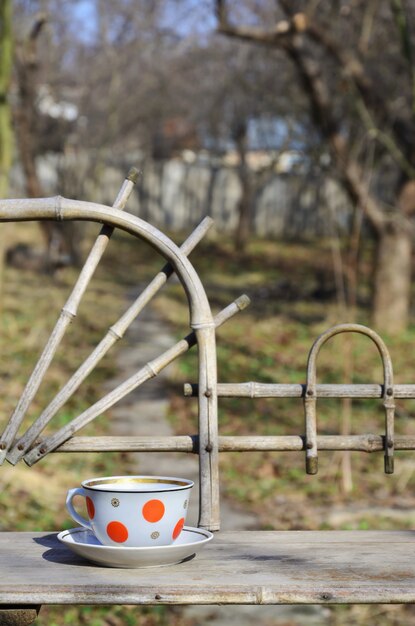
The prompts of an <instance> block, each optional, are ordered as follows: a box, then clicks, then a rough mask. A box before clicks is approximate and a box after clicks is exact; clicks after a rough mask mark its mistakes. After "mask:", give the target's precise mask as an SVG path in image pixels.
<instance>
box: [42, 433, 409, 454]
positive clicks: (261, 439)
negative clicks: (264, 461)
mask: <svg viewBox="0 0 415 626" xmlns="http://www.w3.org/2000/svg"><path fill="white" fill-rule="evenodd" d="M317 445H318V448H319V449H320V450H333V451H334V450H354V451H360V452H381V451H382V450H384V437H383V436H382V435H348V436H344V435H320V436H318V437H317ZM218 448H219V452H248V451H255V450H256V451H276V452H296V451H304V450H305V436H299V435H281V436H272V435H263V436H259V435H258V436H235V437H233V436H223V435H222V436H219V437H218ZM395 449H396V450H415V436H410V435H403V436H397V437H395ZM198 450H199V437H198V435H192V436H190V435H178V436H170V437H72V438H71V439H69V440H68V441H66V442H65V443H63V444H62V445H61V446H60V447H59V448H56V449H55V450H54V452H193V453H196V454H197V453H198Z"/></svg>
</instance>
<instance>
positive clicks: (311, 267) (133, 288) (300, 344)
mask: <svg viewBox="0 0 415 626" xmlns="http://www.w3.org/2000/svg"><path fill="white" fill-rule="evenodd" d="M414 24H415V2H414V0H332V1H330V2H327V1H323V0H238V1H236V0H200V1H197V0H140V1H136V0H114V1H110V0H73V1H71V2H69V1H68V2H66V1H57V0H26V1H20V0H15V1H12V0H0V197H3V198H5V197H15V198H18V197H46V196H53V195H56V194H59V195H62V196H65V197H68V198H74V199H80V200H90V201H94V202H99V203H103V204H107V205H112V204H113V202H114V200H115V197H116V195H117V192H118V189H119V187H120V185H121V184H122V181H123V179H124V177H125V175H126V173H127V172H128V170H129V168H130V167H131V166H132V165H133V166H136V167H138V168H139V169H140V170H141V177H140V180H139V183H138V185H137V187H136V189H135V191H134V192H133V195H132V196H131V198H130V200H129V202H128V205H127V210H128V211H130V212H132V213H133V214H134V215H137V216H139V217H140V218H142V219H144V220H146V221H148V222H150V223H151V224H153V225H155V226H157V227H158V228H160V229H161V230H162V231H163V232H166V233H167V234H169V236H171V237H172V238H173V240H174V241H176V242H178V243H181V242H182V241H183V239H184V238H185V236H186V235H187V234H189V233H190V232H191V230H192V229H193V228H194V227H195V226H196V225H197V224H198V223H199V222H200V221H201V219H202V218H203V217H204V216H205V215H209V216H211V217H212V218H213V219H214V221H215V228H214V229H213V232H211V233H209V235H208V236H207V237H206V239H205V240H204V242H202V243H201V244H200V246H198V248H197V250H196V251H195V252H194V253H193V255H192V262H193V263H194V265H195V267H196V269H197V271H198V272H199V274H200V276H201V278H202V282H203V284H204V286H205V288H206V291H207V294H208V296H209V299H210V301H211V304H212V307H213V309H214V310H215V311H216V310H218V309H220V308H223V307H224V306H226V305H227V304H228V303H229V302H230V301H231V300H233V299H234V298H235V297H237V296H238V295H240V294H241V293H243V292H245V293H247V294H248V295H249V296H250V298H251V300H252V304H251V306H250V308H249V309H248V310H247V311H245V312H244V313H242V314H241V315H239V316H238V317H237V318H235V320H233V321H232V322H230V323H229V324H228V325H227V326H226V327H224V328H223V330H222V329H221V330H219V332H218V363H219V380H220V381H221V382H242V381H248V380H256V381H259V382H287V383H288V382H300V383H303V382H304V381H305V367H306V361H307V354H308V351H309V349H310V347H311V344H312V342H313V340H314V339H315V338H316V337H317V336H318V335H319V334H320V333H321V332H322V331H324V330H325V329H326V328H328V327H329V326H331V325H333V324H335V323H340V322H359V323H364V324H367V325H369V326H371V327H373V328H374V330H376V331H377V332H379V333H380V334H381V335H382V337H383V338H384V339H385V341H386V343H387V345H388V347H389V349H390V352H391V356H392V360H393V364H394V371H395V381H396V382H398V383H409V382H412V379H413V374H414V366H413V358H412V350H411V346H412V345H413V344H414V341H415V325H414V312H415V308H414V306H415V305H414V302H415V301H414V298H413V296H414V288H413V280H412V270H413V265H414V255H413V241H414V220H413V216H414V214H415V65H414V62H415V56H414V55H415V33H414V30H415V28H414ZM2 232H3V236H2V238H1V241H0V290H1V305H0V308H1V341H2V346H1V348H2V353H3V360H2V364H1V366H0V370H1V371H0V375H1V388H2V394H1V400H0V403H1V409H2V411H1V413H2V414H3V415H4V419H3V421H4V424H5V423H6V422H7V420H8V417H9V415H10V413H11V411H12V410H13V408H14V405H15V404H16V402H17V400H18V398H19V395H20V393H21V391H22V389H23V387H24V383H25V380H26V379H27V377H28V375H29V374H30V371H31V369H32V367H33V365H34V363H35V362H36V359H37V357H38V354H39V352H40V350H41V349H42V346H43V345H44V342H45V338H46V337H47V336H48V333H49V332H50V330H51V329H52V328H53V324H54V320H55V318H56V315H57V312H58V311H59V306H62V304H63V302H64V301H65V297H67V295H68V292H69V291H70V288H71V286H72V285H73V284H74V282H75V280H76V276H77V273H78V272H79V269H77V268H79V267H80V266H81V265H82V262H83V260H84V259H85V257H86V254H87V252H88V250H89V248H90V245H91V242H92V241H93V239H94V237H95V236H96V234H97V232H98V230H97V228H96V227H94V226H93V225H92V226H85V225H79V224H77V223H65V224H57V223H49V222H43V223H42V224H41V225H40V226H39V225H36V224H10V225H7V226H2ZM114 239H115V241H114V242H113V244H114V245H112V244H111V246H110V247H109V250H108V253H107V254H106V255H105V257H104V260H103V265H102V268H100V269H99V270H98V271H97V274H96V277H94V281H93V283H92V285H91V291H90V292H89V295H87V296H86V298H85V301H84V302H83V303H82V306H81V309H80V311H79V316H78V318H77V320H76V323H74V325H73V328H72V327H71V330H70V332H69V333H68V338H67V341H66V338H65V341H64V344H63V348H62V350H61V351H60V353H59V354H58V355H57V359H56V362H55V364H54V369H53V368H52V369H51V371H50V373H48V378H47V379H46V380H45V382H44V383H43V384H42V387H41V389H40V392H39V396H38V397H37V398H36V400H35V402H34V404H33V406H32V407H31V415H28V418H27V419H28V423H29V422H30V420H33V418H34V417H36V412H38V411H39V410H41V408H42V407H43V406H44V405H45V404H46V403H47V398H48V397H49V398H50V395H51V394H53V393H55V392H56V391H57V390H58V389H59V388H60V387H61V386H62V384H63V382H64V381H65V380H66V379H67V378H68V376H69V375H70V374H71V373H72V372H73V371H74V369H76V367H77V366H78V365H79V362H80V361H81V359H82V358H84V357H85V356H86V355H87V354H88V353H89V352H90V351H91V349H92V348H93V346H94V345H95V343H96V342H97V341H98V340H99V338H100V335H101V334H102V332H104V331H105V329H106V328H108V326H109V325H110V324H111V323H113V321H114V320H115V319H116V318H117V316H119V315H120V314H121V312H122V311H123V309H124V308H125V306H126V303H127V302H128V299H129V298H131V296H132V294H134V295H135V294H136V293H139V291H138V292H137V290H138V289H139V286H140V285H144V284H145V282H146V281H148V280H149V279H150V278H151V277H152V275H153V274H154V272H155V271H158V269H159V266H160V261H162V260H160V259H159V258H157V255H156V254H155V253H153V252H152V251H149V250H148V249H146V247H145V246H142V247H143V248H144V249H141V248H142V247H141V246H137V242H135V241H133V240H132V239H130V238H128V237H127V236H126V235H123V234H117V235H116V236H115V237H114ZM52 303H56V311H53V310H51V309H52V307H51V304H52ZM152 312H153V314H154V315H155V316H156V318H157V320H158V321H157V323H158V324H159V325H160V328H162V329H163V331H166V332H168V333H169V334H170V335H171V338H172V340H173V341H174V340H175V339H177V338H179V337H181V336H182V334H183V333H186V332H187V328H188V322H187V319H188V313H187V306H186V301H185V298H184V297H183V294H182V290H181V288H180V286H179V285H178V284H176V283H174V282H173V284H172V285H171V286H170V287H169V288H168V289H166V290H165V291H163V294H162V295H161V296H160V297H159V298H158V299H157V301H155V303H154V305H153V309H152ZM126 339H127V342H126V343H127V345H126V346H125V345H124V347H122V348H121V350H125V351H127V352H122V351H121V352H120V356H119V358H118V360H117V359H115V358H112V357H111V358H108V359H104V360H103V362H102V363H101V364H100V366H99V367H98V368H97V370H95V372H94V373H93V374H92V375H91V377H90V378H89V379H88V380H87V382H86V384H85V385H83V387H81V389H80V390H79V392H78V393H77V394H76V397H74V398H72V399H71V401H70V402H69V403H68V407H67V409H66V410H64V411H63V412H62V413H61V415H60V416H58V420H57V421H55V422H54V423H53V428H56V426H58V425H62V424H64V423H67V422H68V421H70V420H71V419H72V418H73V417H74V416H75V415H77V414H78V413H79V412H81V411H82V410H83V409H84V408H86V406H88V405H89V404H91V402H93V401H95V400H96V399H97V398H98V397H100V396H102V395H103V393H104V390H106V389H107V386H106V385H108V384H110V385H111V384H112V383H111V381H114V380H116V378H117V376H119V375H120V371H119V370H120V362H123V363H125V358H127V361H128V358H129V357H128V356H127V357H126V354H131V350H133V351H134V350H138V349H139V346H136V345H135V341H136V336H135V335H127V338H126ZM65 342H66V343H65ZM129 351H130V352H129ZM195 367H196V360H195V355H192V354H190V353H189V355H186V357H185V358H184V359H182V360H181V361H180V363H178V364H177V366H176V367H175V368H174V369H172V370H169V378H168V379H167V380H166V381H165V383H164V384H165V388H166V389H167V391H168V403H167V409H166V420H167V422H168V423H169V428H171V429H172V431H173V432H176V433H189V432H194V430H195V428H196V415H195V406H194V401H191V400H189V399H184V398H183V397H182V386H183V383H184V382H195ZM121 369H122V368H121ZM127 369H128V368H127ZM122 371H124V370H122ZM126 371H127V370H126ZM318 375H319V379H320V380H321V381H324V382H351V381H353V382H361V383H365V382H382V367H381V363H380V362H379V358H378V355H377V353H376V350H375V349H374V347H372V346H371V345H370V344H369V341H368V340H367V339H365V338H362V337H356V338H353V339H351V338H350V336H349V337H348V339H347V340H345V339H343V338H341V337H338V338H335V339H333V340H332V341H331V342H330V344H328V345H327V346H325V348H324V351H323V352H322V354H321V358H320V360H319V371H318ZM108 380H109V381H110V382H109V383H108V382H105V381H108ZM114 384H115V383H114ZM220 410H221V413H220V431H221V434H247V433H255V434H261V433H264V434H301V433H302V432H303V413H302V412H303V409H302V404H301V401H298V400H285V401H283V400H272V401H271V400H265V399H257V400H255V401H251V400H239V399H224V400H223V401H222V402H221V406H220ZM414 415H415V405H414V403H413V402H411V401H398V402H397V418H396V430H397V432H399V433H400V434H404V433H411V432H413V426H412V419H413V417H414ZM59 420H60V421H59ZM98 423H99V426H97V425H95V426H94V428H95V430H94V432H97V428H98V429H100V432H103V433H107V434H108V433H111V432H113V430H112V429H113V426H112V425H111V412H109V413H108V415H105V416H101V417H100V418H99V420H97V422H96V424H98ZM53 428H52V429H53ZM319 429H320V432H322V433H323V432H326V433H339V432H341V433H342V434H348V433H358V432H361V433H368V432H375V433H382V430H383V409H382V407H381V405H380V404H379V405H378V404H377V402H376V401H367V400H357V401H354V402H353V406H352V405H351V403H350V402H349V401H347V400H342V401H340V400H339V401H334V400H325V401H321V403H319ZM62 456H63V457H65V456H66V455H52V458H49V457H47V458H46V459H45V460H44V461H42V462H41V463H39V469H38V467H37V466H36V467H35V468H32V469H30V470H29V469H27V468H25V467H24V466H23V464H19V465H18V466H17V467H16V468H12V467H11V466H10V465H8V466H7V467H6V466H3V467H2V468H1V471H0V485H1V487H2V489H1V494H0V507H1V510H2V515H1V520H0V527H2V528H3V529H16V528H30V529H33V528H34V526H36V527H37V528H38V529H39V530H44V529H51V530H56V529H57V528H63V527H69V526H70V525H71V522H68V520H67V516H66V513H65V512H64V511H62V506H61V504H62V503H61V502H60V501H59V497H61V496H62V494H63V493H64V490H65V489H66V488H68V487H72V486H74V484H78V482H79V480H80V478H84V477H86V476H87V475H104V474H109V473H111V472H112V471H113V470H114V469H115V468H116V470H117V473H122V472H127V471H129V470H130V469H131V467H132V466H134V467H136V463H137V460H136V459H134V460H133V461H132V460H131V457H126V456H125V455H115V454H111V455H107V457H106V458H105V459H103V458H102V456H101V458H99V457H95V456H94V455H84V457H87V458H79V459H78V460H77V461H76V462H73V461H62ZM223 456H224V457H226V458H224V459H223V461H222V465H221V468H222V471H221V481H222V483H223V484H221V488H222V492H223V493H224V494H225V496H226V498H227V499H228V501H229V502H231V503H232V504H233V506H234V507H237V509H238V510H243V511H245V512H247V513H249V514H250V515H252V516H254V519H255V525H256V526H257V527H260V528H268V529H271V528H276V529H288V528H361V529H366V528H411V527H413V523H414V519H415V515H414V513H413V510H414V508H413V505H414V503H415V498H414V495H413V492H414V486H415V475H414V472H415V462H414V460H413V454H411V453H397V460H396V471H395V474H394V475H393V476H385V475H384V474H383V473H382V464H383V459H382V455H381V454H380V455H378V454H376V455H370V456H369V455H363V454H362V453H339V452H336V453H326V455H322V458H321V469H320V472H319V474H318V475H317V476H316V477H310V476H306V475H305V472H304V468H303V465H304V459H303V458H302V455H295V454H292V455H291V454H282V453H279V454H277V453H264V454H260V455H257V454H254V453H252V454H250V455H246V454H244V455H238V454H236V453H233V454H229V455H223ZM120 470H121V471H120ZM45 475H47V476H48V477H49V480H50V484H51V492H52V493H53V496H54V498H55V499H54V504H51V499H53V498H52V496H51V493H47V494H43V493H41V492H42V490H41V484H42V480H44V477H45ZM241 475H244V476H245V478H244V480H243V481H242V480H241V478H240V476H241ZM16 502H17V503H18V504H16ZM68 524H69V526H68ZM65 525H66V526H65ZM316 611H317V612H316V613H315V614H314V613H313V614H312V615H305V614H303V613H301V614H296V613H295V611H294V612H293V613H289V614H286V613H282V614H281V615H280V616H278V614H277V612H276V611H275V612H274V615H273V616H272V617H271V616H269V615H267V616H266V617H264V620H265V621H264V623H267V624H268V625H272V624H276V625H282V624H284V625H285V626H288V624H293V625H296V624H312V623H316V624H330V625H333V626H337V625H340V624H346V623H347V624H362V623H367V622H368V621H369V620H371V621H373V620H374V619H376V623H380V624H383V623H384V624H395V623H396V624H398V623H400V624H402V623H406V624H415V612H414V611H413V609H412V608H411V607H403V606H385V607H374V608H371V607H349V608H345V607H330V608H327V609H323V610H317V609H316ZM42 614H43V615H44V617H42V616H41V617H40V618H39V623H40V624H41V623H45V624H46V623H48V624H49V625H51V624H55V623H56V624H64V623H86V624H93V625H94V626H95V625H96V626H100V625H105V624H108V625H113V626H117V625H118V624H124V623H126V624H131V625H132V626H133V625H135V624H140V625H144V624H145V625H149V626H153V625H158V624H164V623H169V624H170V623H171V624H176V623H177V624H192V623H193V624H199V623H214V622H213V621H212V622H210V621H207V620H208V616H206V615H205V616H204V617H203V618H202V617H200V616H197V615H196V616H195V615H193V614H192V615H184V614H183V612H181V610H171V609H157V611H155V610H150V609H145V610H142V611H139V610H138V609H129V608H128V607H127V608H123V609H120V608H113V609H102V610H101V609H100V610H98V609H88V608H75V607H74V608H70V609H68V610H67V611H66V612H62V611H53V610H52V609H45V610H44V612H42ZM42 614H41V615H42ZM229 616H231V613H229ZM209 619H210V618H209ZM212 619H213V618H212ZM229 619H230V618H229ZM252 619H256V618H255V617H254V618H252ZM42 620H44V622H43V621H42ZM312 620H314V621H312Z"/></svg>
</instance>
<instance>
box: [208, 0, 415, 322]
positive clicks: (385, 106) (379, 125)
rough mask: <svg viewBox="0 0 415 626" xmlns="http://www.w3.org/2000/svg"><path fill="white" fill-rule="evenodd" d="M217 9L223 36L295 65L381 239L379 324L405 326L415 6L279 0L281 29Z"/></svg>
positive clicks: (414, 172) (339, 166) (347, 184)
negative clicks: (372, 173)
mask: <svg viewBox="0 0 415 626" xmlns="http://www.w3.org/2000/svg"><path fill="white" fill-rule="evenodd" d="M216 12H217V18H218V24H219V31H220V32H221V33H223V34H225V35H227V36H228V37H234V38H237V39H239V40H245V41H249V42H254V43H256V44H260V45H262V46H266V47H268V48H272V49H279V50H282V51H283V52H284V53H285V55H286V57H287V59H288V60H289V61H290V62H291V64H292V67H293V68H294V69H295V71H296V73H297V80H298V81H299V83H300V84H301V87H302V89H303V92H304V94H306V96H307V98H308V102H309V109H310V117H311V119H312V121H313V123H314V125H315V128H316V129H317V130H318V132H319V135H320V138H321V140H322V141H324V142H325V145H326V146H327V148H328V150H329V152H330V155H331V159H332V164H333V167H334V168H335V170H336V172H337V176H338V178H339V180H340V181H341V183H342V185H343V187H344V189H345V190H346V191H347V193H348V195H349V197H350V198H351V200H352V201H353V203H354V204H355V205H357V206H358V207H359V208H360V209H361V210H362V211H364V213H365V216H366V218H367V220H368V221H369V223H370V224H371V226H372V228H373V230H374V232H375V234H376V238H377V250H378V254H377V261H376V272H375V278H374V303H373V305H374V308H373V312H374V323H375V325H376V326H377V327H378V328H381V329H383V330H386V331H389V332H397V331H399V330H402V329H403V328H405V327H406V325H407V323H408V316H409V292H410V283H411V257H412V248H413V224H412V220H411V217H412V215H413V213H414V212H415V87H414V86H415V75H414V70H413V62H412V59H413V41H412V40H413V35H412V33H411V32H410V31H411V29H410V24H411V16H412V23H413V17H414V3H413V2H408V3H407V4H406V6H404V4H403V2H402V1H401V0H390V1H387V0H385V1H383V2H382V1H381V0H379V2H376V3H373V2H370V3H366V2H359V1H356V2H353V3H352V2H350V3H348V2H345V3H343V4H342V5H341V6H340V5H339V4H338V3H325V4H324V6H323V5H322V3H318V2H317V3H316V2H311V1H309V2H306V1H298V2H297V1H296V2H288V1H286V0H280V2H279V3H278V6H277V9H276V10H275V12H274V19H275V24H274V26H273V27H272V28H266V27H263V26H251V25H236V24H234V23H233V22H232V19H231V17H230V15H229V12H228V5H227V3H226V0H216ZM379 67H382V73H380V72H379ZM397 76H402V79H401V80H399V81H397V80H396V77H397ZM398 85H399V87H398V88H397V86H398ZM398 94H399V96H398ZM362 137H364V138H365V139H366V143H367V144H370V143H372V142H374V143H375V146H376V167H377V171H378V174H379V178H381V177H382V176H386V177H387V180H388V187H389V188H388V189H386V190H385V193H384V195H383V197H382V194H381V193H379V192H378V191H375V189H374V188H373V187H371V186H370V185H369V183H368V179H367V177H366V176H365V170H364V168H363V166H362V157H363V156H364V154H365V151H364V149H362V147H361V146H362V143H361V142H362ZM359 142H360V150H359V149H358V148H357V146H358V145H359ZM385 187H386V186H385Z"/></svg>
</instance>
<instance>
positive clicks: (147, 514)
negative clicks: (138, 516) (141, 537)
mask: <svg viewBox="0 0 415 626" xmlns="http://www.w3.org/2000/svg"><path fill="white" fill-rule="evenodd" d="M164 511H165V507H164V504H163V503H162V501H161V500H149V501H148V502H146V503H145V505H144V506H143V511H142V513H143V517H144V519H145V520H146V521H147V522H152V523H154V522H159V521H160V520H161V518H162V517H163V515H164Z"/></svg>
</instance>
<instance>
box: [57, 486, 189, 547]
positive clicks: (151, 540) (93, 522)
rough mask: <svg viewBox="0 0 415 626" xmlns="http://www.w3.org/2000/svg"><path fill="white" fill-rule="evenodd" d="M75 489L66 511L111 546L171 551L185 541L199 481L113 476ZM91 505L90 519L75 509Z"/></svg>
mask: <svg viewBox="0 0 415 626" xmlns="http://www.w3.org/2000/svg"><path fill="white" fill-rule="evenodd" d="M81 484H82V487H76V488H75V489H70V490H69V491H68V495H67V498H66V508H67V509H68V511H69V514H70V515H71V517H72V518H73V519H74V520H75V522H77V523H78V524H80V525H81V526H84V527H85V528H89V529H90V530H91V531H92V532H93V533H94V535H95V536H96V537H97V539H98V540H99V541H100V542H101V543H102V544H103V545H107V546H123V547H130V548H131V547H148V546H167V545H170V544H172V543H174V541H175V540H176V539H177V538H178V537H179V535H180V533H181V531H182V529H183V526H184V523H185V520H186V513H187V510H188V506H189V497H190V491H191V489H192V487H193V485H194V483H193V481H191V480H187V479H185V478H172V477H163V476H108V477H104V478H90V479H88V480H85V481H83V482H82V483H81ZM75 496H83V497H84V498H85V500H86V509H87V512H88V518H89V519H86V518H84V517H82V516H81V515H80V514H79V513H78V512H77V511H75V509H74V506H73V502H72V500H73V498H74V497H75Z"/></svg>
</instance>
